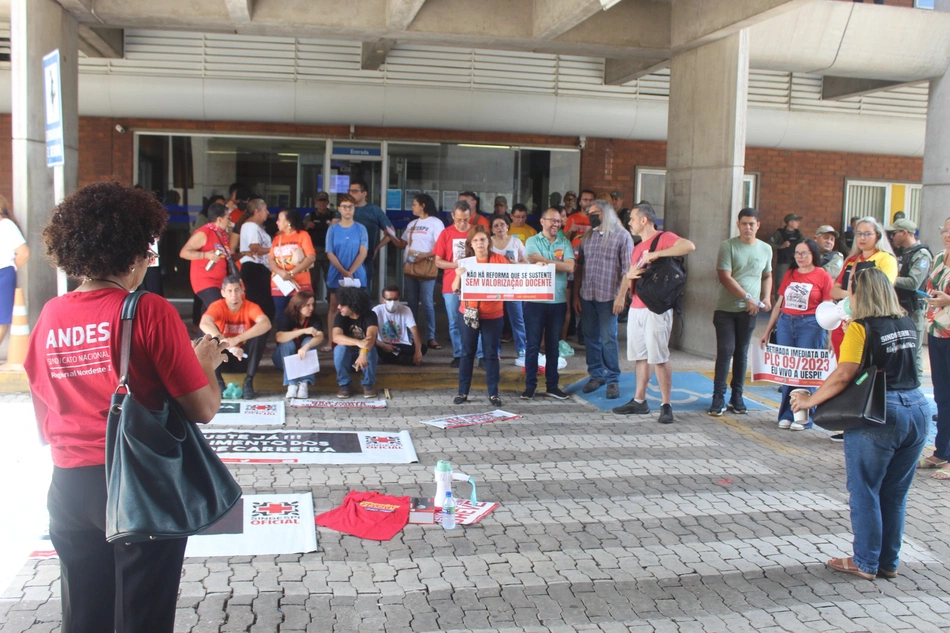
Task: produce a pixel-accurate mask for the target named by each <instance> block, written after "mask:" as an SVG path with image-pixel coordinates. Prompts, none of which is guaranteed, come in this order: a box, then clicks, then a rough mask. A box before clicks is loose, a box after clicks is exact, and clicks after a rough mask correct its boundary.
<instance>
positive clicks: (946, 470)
mask: <svg viewBox="0 0 950 633" xmlns="http://www.w3.org/2000/svg"><path fill="white" fill-rule="evenodd" d="M930 478H931V479H936V480H937V481H948V480H950V467H947V466H944V467H943V468H939V469H937V472H935V473H934V474H932V475H931V476H930Z"/></svg>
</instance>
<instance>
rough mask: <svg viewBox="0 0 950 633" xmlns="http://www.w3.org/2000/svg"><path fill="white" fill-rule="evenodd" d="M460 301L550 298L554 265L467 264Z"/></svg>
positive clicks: (545, 299)
mask: <svg viewBox="0 0 950 633" xmlns="http://www.w3.org/2000/svg"><path fill="white" fill-rule="evenodd" d="M462 300H463V301H554V264H478V263H475V264H469V265H468V266H465V274H464V275H463V276H462Z"/></svg>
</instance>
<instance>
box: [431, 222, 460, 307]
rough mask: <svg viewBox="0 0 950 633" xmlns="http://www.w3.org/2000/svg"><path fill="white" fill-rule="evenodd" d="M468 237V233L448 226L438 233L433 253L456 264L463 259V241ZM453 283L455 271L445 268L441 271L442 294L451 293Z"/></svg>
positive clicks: (452, 225)
mask: <svg viewBox="0 0 950 633" xmlns="http://www.w3.org/2000/svg"><path fill="white" fill-rule="evenodd" d="M467 237H468V231H459V230H458V229H457V228H455V225H454V224H450V225H449V226H447V227H446V228H445V230H444V231H442V232H441V233H439V239H438V240H436V242H435V248H434V249H433V251H432V252H433V253H435V255H436V256H438V257H441V258H442V259H444V260H445V261H447V262H457V261H458V260H460V259H462V258H463V257H465V239H466V238H467ZM454 282H455V269H454V268H446V269H445V270H443V271H442V293H443V294H445V293H447V292H452V284H453V283H454Z"/></svg>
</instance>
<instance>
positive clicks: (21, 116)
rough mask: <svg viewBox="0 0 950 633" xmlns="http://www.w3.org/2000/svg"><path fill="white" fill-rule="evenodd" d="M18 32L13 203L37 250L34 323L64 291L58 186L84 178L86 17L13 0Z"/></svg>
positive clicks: (24, 274)
mask: <svg viewBox="0 0 950 633" xmlns="http://www.w3.org/2000/svg"><path fill="white" fill-rule="evenodd" d="M10 40H11V42H10V44H11V54H10V60H11V64H10V68H11V72H10V81H11V90H10V92H11V95H12V99H11V100H12V120H13V207H14V215H15V217H16V219H17V221H18V222H19V223H20V227H21V228H22V229H23V232H24V236H25V237H26V240H27V243H28V244H29V246H30V253H31V255H30V261H29V263H28V264H27V265H26V266H25V267H24V268H23V270H21V271H20V272H19V279H18V282H19V285H20V287H21V288H23V289H24V294H25V295H26V304H27V311H28V313H29V318H30V327H32V326H33V325H35V324H36V319H37V317H38V316H39V314H40V310H42V308H43V305H44V304H45V303H46V302H47V301H48V300H49V299H50V298H52V297H54V296H56V271H55V270H54V269H53V268H52V267H51V266H50V265H49V264H48V263H47V261H46V260H45V258H44V252H45V249H44V248H43V243H42V238H41V236H40V233H41V231H42V230H43V227H44V226H45V225H46V223H47V221H48V220H49V217H50V214H51V211H52V209H53V206H54V193H53V192H54V187H57V188H59V189H60V190H61V191H64V192H65V193H66V194H67V195H68V194H69V193H72V192H73V191H75V189H76V186H77V183H78V180H79V178H78V176H79V166H78V161H79V129H78V128H79V106H78V99H79V70H78V55H79V49H78V25H77V23H76V20H75V18H73V17H72V15H70V14H69V13H67V12H66V11H65V10H64V9H63V8H62V6H60V5H59V3H57V2H55V0H12V1H11V3H10ZM57 48H58V49H59V54H60V72H61V77H62V86H61V89H62V102H63V135H64V139H63V140H64V144H65V152H66V154H65V157H66V166H65V167H64V168H62V170H61V172H62V174H61V177H60V179H59V182H54V170H53V169H51V168H49V167H47V166H46V115H45V110H44V103H45V93H44V84H43V56H44V55H46V54H47V53H49V52H51V51H53V50H54V49H57Z"/></svg>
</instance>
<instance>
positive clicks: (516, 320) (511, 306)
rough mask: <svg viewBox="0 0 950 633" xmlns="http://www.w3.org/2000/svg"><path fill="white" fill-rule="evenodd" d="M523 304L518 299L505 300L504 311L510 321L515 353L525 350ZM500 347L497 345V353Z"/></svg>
mask: <svg viewBox="0 0 950 633" xmlns="http://www.w3.org/2000/svg"><path fill="white" fill-rule="evenodd" d="M523 306H524V304H523V303H522V302H520V301H506V302H505V313H507V314H508V320H509V321H510V322H511V337H512V338H513V339H514V342H515V353H516V354H521V353H522V352H523V351H525V329H524V307H523ZM500 352H501V348H500V347H499V353H500Z"/></svg>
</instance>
